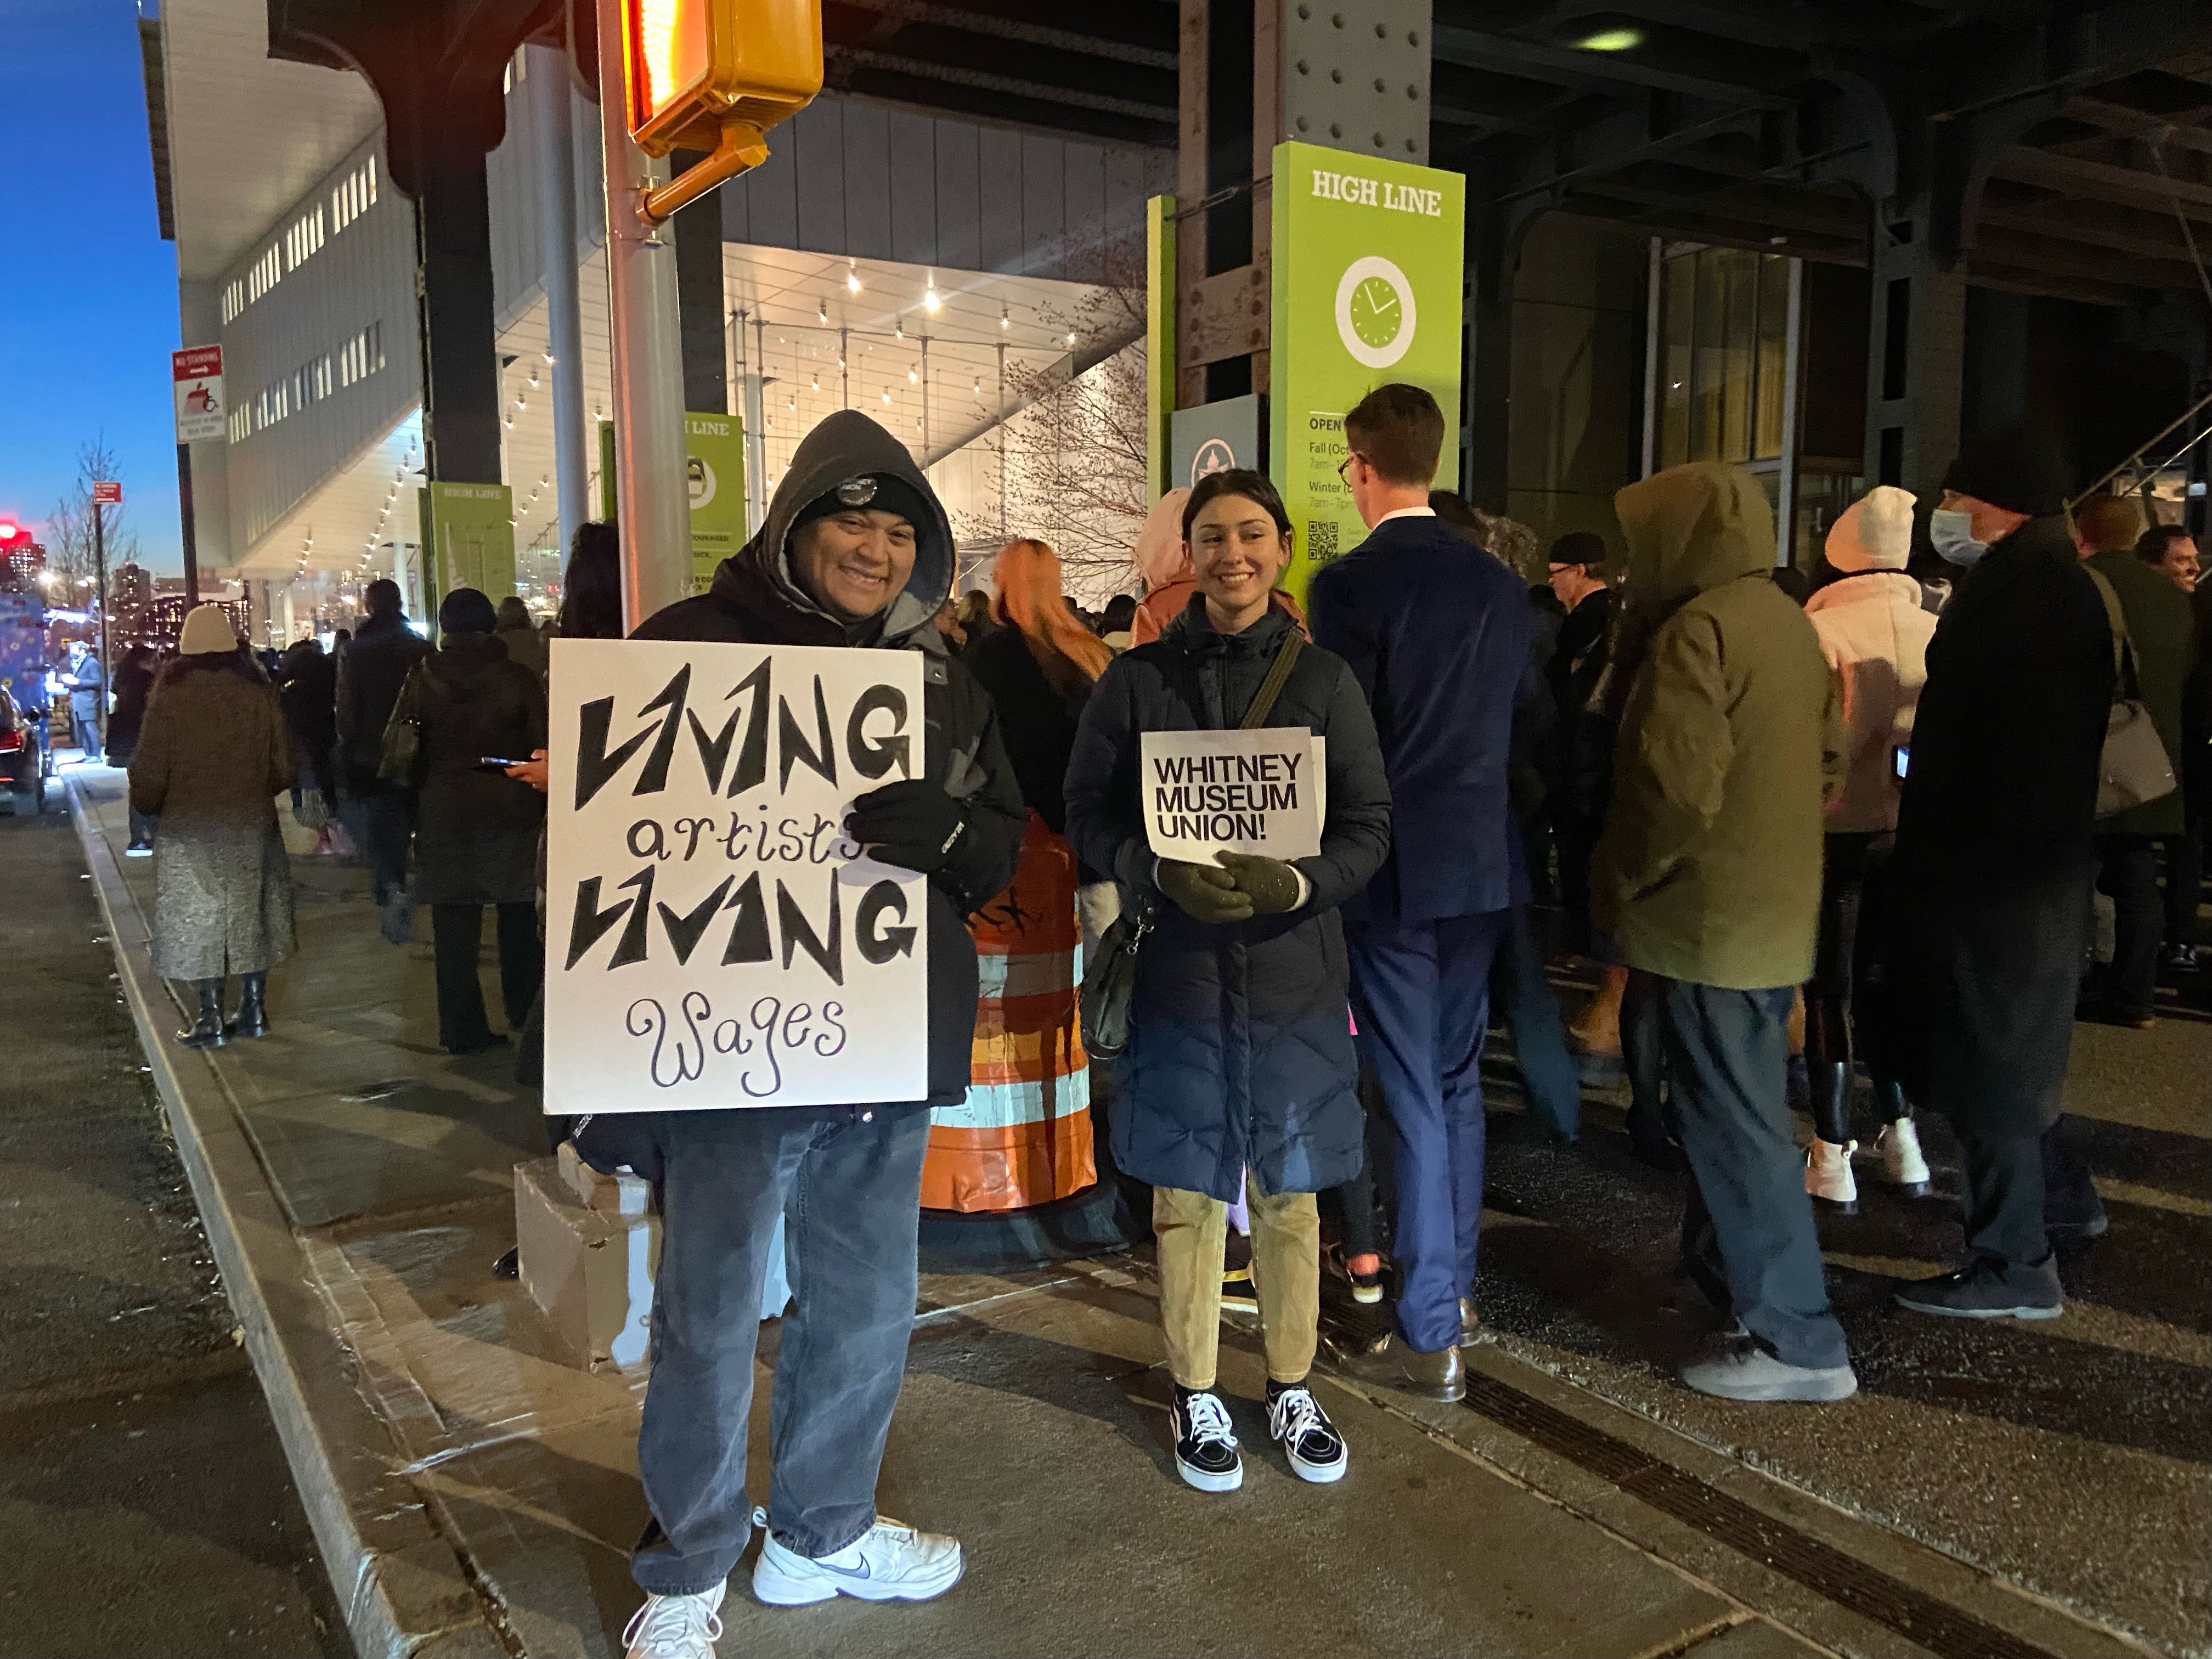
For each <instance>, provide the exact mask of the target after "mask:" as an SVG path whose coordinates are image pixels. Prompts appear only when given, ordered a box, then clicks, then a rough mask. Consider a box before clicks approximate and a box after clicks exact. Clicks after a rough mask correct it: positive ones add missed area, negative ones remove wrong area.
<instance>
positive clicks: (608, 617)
mask: <svg viewBox="0 0 2212 1659" xmlns="http://www.w3.org/2000/svg"><path fill="white" fill-rule="evenodd" d="M556 626H557V627H558V629H559V637H560V638H562V639H564V640H618V639H620V638H622V636H623V613H622V542H621V539H620V538H618V537H617V535H616V533H615V527H614V526H612V525H611V524H608V523H606V522H605V520H599V519H592V520H587V521H586V522H585V523H583V524H580V525H578V526H576V533H575V534H574V536H573V537H571V538H569V542H568V568H566V569H564V570H563V571H562V573H561V615H560V621H559V623H557V624H556Z"/></svg>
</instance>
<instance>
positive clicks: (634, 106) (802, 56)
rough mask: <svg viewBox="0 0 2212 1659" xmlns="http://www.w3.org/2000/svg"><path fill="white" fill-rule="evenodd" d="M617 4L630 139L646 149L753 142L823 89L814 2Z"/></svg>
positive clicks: (649, 0) (657, 151)
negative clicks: (619, 8) (621, 10)
mask: <svg viewBox="0 0 2212 1659" xmlns="http://www.w3.org/2000/svg"><path fill="white" fill-rule="evenodd" d="M620 3H621V5H622V8H623V87H624V89H625V91H626V93H627V95H628V98H629V110H628V115H629V130H630V135H631V137H634V138H635V139H636V141H637V146H638V148H639V149H641V150H643V151H644V152H645V153H646V154H647V155H668V154H670V153H671V151H674V150H678V149H697V150H708V151H717V150H724V149H732V148H733V147H736V146H738V145H743V146H744V147H746V148H750V147H751V146H757V145H761V144H762V143H763V141H762V139H761V137H760V135H761V134H762V133H763V132H765V131H767V130H768V129H769V127H772V126H774V125H775V124H776V123H777V122H779V121H782V120H785V119H787V118H789V117H791V116H793V115H795V114H797V113H798V112H799V111H800V110H802V109H804V108H805V106H807V104H808V103H809V102H811V100H812V99H813V97H814V95H815V94H817V93H818V92H820V91H821V90H822V4H821V0H620ZM732 128H738V129H746V128H749V129H750V133H743V132H732ZM733 141H734V142H733Z"/></svg>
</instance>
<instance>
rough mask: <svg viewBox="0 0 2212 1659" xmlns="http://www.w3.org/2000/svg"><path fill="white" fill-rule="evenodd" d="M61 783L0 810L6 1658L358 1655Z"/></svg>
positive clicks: (1, 1612) (2, 1605) (1, 1498)
mask: <svg viewBox="0 0 2212 1659" xmlns="http://www.w3.org/2000/svg"><path fill="white" fill-rule="evenodd" d="M59 797H60V791H59V790H58V788H57V789H56V790H55V791H54V792H53V799H52V803H50V805H49V810H48V812H47V814H46V816H45V817H35V818H16V817H0V1033H4V1034H5V1035H4V1037H0V1563H4V1565H0V1659H7V1656H39V1659H61V1656H76V1655H86V1656H92V1655H98V1656H114V1659H126V1656H136V1655H147V1656H161V1659H177V1656H187V1655H189V1656H208V1659H214V1656H223V1659H228V1656H238V1659H253V1656H261V1655H270V1656H287V1659H304V1656H310V1655H325V1656H337V1655H349V1654H351V1653H352V1651H353V1649H352V1646H351V1644H349V1642H348V1640H347V1638H346V1633H345V1628H344V1626H343V1622H342V1621H341V1618H340V1615H339V1613H338V1611H337V1606H336V1604H335V1602H334V1601H333V1599H332V1597H331V1589H330V1584H329V1581H328V1578H327V1577H326V1576H325V1571H324V1568H323V1564H322V1561H321V1559H320V1558H319V1556H318V1555H317V1553H316V1551H315V1546H314V1538H313V1534H311V1533H310V1531H309V1530H308V1527H307V1516H305V1515H304V1514H303V1513H302V1512H301V1507H300V1499H299V1496H298V1494H297V1492H295V1490H294V1488H293V1485H292V1478H291V1474H290V1472H289V1469H288V1468H286V1466H285V1462H284V1455H283V1448H282V1447H281V1446H280V1445H279V1444H278V1443H277V1438H276V1429H275V1427H274V1425H272V1424H271V1423H270V1418H269V1410H268V1407H267V1406H266V1404H265V1403H264V1401H263V1399H262V1396H261V1390H260V1387H259V1385H258V1383H257V1382H256V1381H255V1379H254V1376H253V1371H252V1366H251V1365H250V1364H248V1363H247V1361H246V1355H245V1353H244V1352H243V1350H242V1349H240V1347H239V1346H237V1344H236V1343H235V1341H234V1340H233V1337H232V1326H233V1320H232V1317H231V1312H230V1307H229V1304H228V1301H227V1300H226V1299H225V1297H224V1295H223V1291H222V1284H221V1281H220V1280H219V1279H218V1278H217V1276H216V1268H215V1263H214V1261H213V1259H212V1258H211V1256H210V1254H209V1251H208V1248H207V1243H206V1240H205V1238H204V1237H203V1236H202V1233H201V1230H200V1221H199V1217H198V1215H197V1212H196V1211H195V1209H194V1206H193V1203H192V1197H191V1188H189V1187H188V1186H187V1185H186V1183H185V1172H184V1170H183V1167H182V1166H181V1165H180V1164H179V1162H178V1159H177V1153H176V1149H175V1147H174V1146H173V1144H172V1143H171V1141H170V1139H169V1137H168V1133H167V1127H166V1125H165V1124H164V1122H163V1120H162V1116H161V1107H160V1103H159V1102H158V1100H157V1099H156V1097H155V1093H154V1091H153V1088H152V1086H151V1081H150V1079H149V1078H148V1077H147V1076H146V1075H145V1074H144V1072H143V1064H142V1056H141V1055H140V1053H139V1049H138V1044H137V1037H136V1036H135V1034H134V1033H133V1031H132V1030H131V1024H130V1021H129V1018H128V1015H127V1012H126V1011H125V1008H124V1007H123V1006H122V1004H121V1001H120V1000H119V997H118V992H117V989H116V986H115V982H114V972H113V969H114V963H113V959H112V957H111V956H110V955H109V952H108V949H107V946H106V944H105V943H104V942H103V940H102V938H101V935H102V933H103V931H104V929H103V927H102V924H101V920H100V909H99V907H98V904H97V903H96V902H95V901H94V897H93V891H92V887H91V884H90V883H89V882H88V880H87V879H85V878H84V873H83V872H84V862H83V859H82V856H81V854H79V852H78V848H77V840H76V834H75V832H74V831H73V830H72V829H71V828H70V820H69V817H68V815H67V814H66V812H64V811H58V810H55V809H56V807H58V804H59Z"/></svg>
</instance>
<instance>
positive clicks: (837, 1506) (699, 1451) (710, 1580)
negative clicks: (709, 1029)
mask: <svg viewBox="0 0 2212 1659" xmlns="http://www.w3.org/2000/svg"><path fill="white" fill-rule="evenodd" d="M863 1113H866V1114H868V1115H867V1116H866V1117H865V1118H864V1117H863V1115H862V1114H863ZM604 1121H605V1120H603V1119H600V1120H594V1121H593V1123H592V1125H590V1126H587V1127H586V1129H585V1131H584V1133H583V1134H582V1136H581V1137H580V1139H579V1142H578V1146H579V1150H580V1151H583V1152H586V1155H587V1156H591V1155H593V1152H594V1148H593V1143H592V1132H593V1130H594V1129H595V1128H597V1127H599V1123H601V1122H604ZM611 1127H617V1128H618V1129H623V1130H629V1129H634V1128H635V1127H640V1126H636V1125H618V1126H611ZM651 1133H652V1137H653V1141H654V1142H655V1143H656V1148H655V1149H656V1151H657V1152H658V1154H659V1164H660V1166H661V1167H660V1170H659V1176H660V1181H659V1191H660V1215H661V1245H660V1271H659V1277H658V1279H657V1281H656V1282H655V1285H654V1286H653V1376H652V1380H651V1382H650V1383H648V1384H647V1389H646V1395H645V1417H644V1421H643V1423H642V1424H641V1426H640V1428H639V1430H638V1437H637V1464H638V1475H639V1478H640V1479H641V1480H642V1481H643V1483H644V1486H645V1498H646V1504H647V1507H648V1508H649V1509H650V1510H651V1511H652V1516H653V1518H652V1520H651V1521H650V1522H647V1527H646V1530H645V1535H644V1536H643V1537H642V1538H641V1540H640V1541H639V1542H638V1545H637V1547H636V1549H635V1551H634V1552H633V1553H632V1554H631V1557H630V1571H631V1574H632V1576H633V1577H635V1579H636V1580H637V1583H638V1584H639V1585H640V1587H641V1588H642V1589H645V1590H646V1591H647V1593H649V1594H657V1595H696V1594H697V1593H699V1592H700V1591H702V1590H706V1589H712V1588H713V1587H714V1585H716V1584H719V1583H721V1582H722V1581H723V1580H724V1579H726V1578H727V1577H729V1576H730V1573H731V1571H732V1569H733V1568H735V1567H736V1565H737V1564H738V1556H739V1555H741V1554H743V1553H744V1547H745V1544H746V1542H747V1541H748V1540H749V1539H750V1537H751V1535H752V1508H751V1504H750V1500H749V1499H748V1498H747V1497H746V1496H745V1450H746V1447H745V1426H746V1419H747V1418H748V1416H749V1414H750V1412H751V1409H752V1398H753V1352H754V1349H755V1346H757V1341H758V1339H759V1335H760V1322H761V1296H762V1288H763V1284H764V1283H765V1281H766V1279H767V1277H768V1273H769V1256H770V1254H771V1252H772V1250H773V1249H774V1247H775V1232H776V1221H777V1218H779V1217H781V1218H783V1221H784V1223H785V1228H786V1234H787V1263H788V1269H789V1273H790V1275H791V1289H792V1294H793V1297H794V1298H795V1302H794V1304H793V1307H792V1309H791V1311H790V1312H789V1313H788V1314H787V1316H785V1318H784V1322H783V1339H782V1346H781V1350H780V1352H779V1353H778V1355H777V1358H776V1365H775V1396H774V1400H773V1402H772V1405H771V1407H770V1411H769V1437H770V1457H771V1461H772V1462H773V1466H774V1467H773V1471H772V1473H771V1475H770V1478H769V1501H768V1510H769V1531H770V1532H771V1533H772V1534H774V1535H775V1539H776V1541H777V1542H779V1543H781V1544H782V1545H784V1546H785V1547H787V1548H789V1549H791V1550H793V1551H795V1552H796V1553H799V1554H800V1555H804V1556H809V1557H817V1556H823V1555H834V1554H836V1553H837V1552H838V1551H839V1550H842V1549H843V1548H844V1547H846V1546H847V1545H848V1544H850V1543H851V1542H853V1541H854V1540H855V1539H857V1538H859V1537H860V1535H861V1534H863V1533H865V1532H866V1531H867V1530H868V1528H870V1527H872V1526H873V1525H874V1524H875V1522H876V1475H877V1471H878V1468H880V1466H881V1465H882V1462H883V1456H884V1437H885V1436H886V1435H887V1434H888V1433H889V1432H890V1420H891V1408H892V1407H893V1406H894V1405H896V1403H897V1401H898V1394H899V1384H900V1383H901V1381H902V1378H903V1376H904V1375H905V1371H906V1348H907V1337H908V1333H909V1332H910V1331H911V1330H912V1329H913V1327H914V1304H915V1229H916V1227H917V1226H918V1225H919V1223H920V1218H921V1158H922V1153H923V1152H924V1151H925V1150H926V1148H927V1146H928V1142H929V1114H928V1113H927V1111H925V1110H923V1109H921V1108H920V1107H917V1106H911V1105H908V1106H890V1107H884V1106H872V1107H854V1108H844V1107H833V1108H829V1109H785V1110H778V1109H773V1108H770V1109H759V1110H736V1111H708V1112H669V1113H665V1114H655V1115H654V1118H653V1125H652V1129H651ZM641 1173H650V1171H647V1170H641Z"/></svg>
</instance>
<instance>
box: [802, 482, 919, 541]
mask: <svg viewBox="0 0 2212 1659" xmlns="http://www.w3.org/2000/svg"><path fill="white" fill-rule="evenodd" d="M855 508H859V509H860V510H862V511H865V512H869V513H897V514H898V515H899V517H901V518H902V519H904V520H906V521H907V522H908V524H910V525H912V526H914V527H915V533H916V534H917V535H919V534H920V533H921V532H923V531H924V530H926V529H927V528H928V526H929V524H930V522H931V518H932V514H931V513H930V510H929V507H928V505H927V503H926V502H925V501H923V500H922V499H921V491H920V490H918V489H915V487H914V486H913V485H912V484H910V483H908V482H907V481H906V480H905V479H904V478H902V477H898V476H897V475H896V474H895V473H890V472H861V473H856V474H855V475H854V477H849V478H844V479H841V480H839V481H838V482H837V483H835V484H832V485H831V486H830V487H829V489H825V490H823V492H822V493H821V494H820V495H817V496H816V497H815V498H814V499H813V500H812V501H809V502H807V504H806V505H805V506H804V507H800V508H799V511H798V512H797V513H795V514H793V518H792V520H791V528H790V530H789V531H788V532H786V545H788V544H789V541H788V538H789V537H791V536H796V535H797V534H798V533H799V532H800V531H801V530H803V529H805V527H806V526H808V525H810V524H812V523H813V522H814V521H815V520H817V519H826V518H828V517H829V515H830V514H831V513H850V512H852V511H854V509H855Z"/></svg>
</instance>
